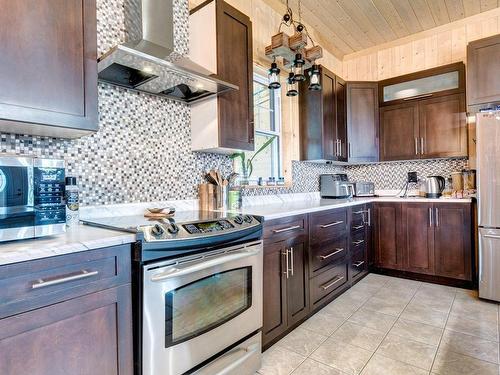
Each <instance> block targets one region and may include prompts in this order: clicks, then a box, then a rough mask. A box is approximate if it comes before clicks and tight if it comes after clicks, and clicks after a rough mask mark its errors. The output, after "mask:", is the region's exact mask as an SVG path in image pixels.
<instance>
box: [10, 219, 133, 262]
mask: <svg viewBox="0 0 500 375" xmlns="http://www.w3.org/2000/svg"><path fill="white" fill-rule="evenodd" d="M132 242H135V234H133V233H125V232H118V231H114V230H108V229H102V228H96V227H91V226H88V225H83V224H80V225H77V226H75V227H71V228H68V230H67V231H66V233H63V234H58V235H55V236H48V237H42V238H34V239H29V240H20V241H10V242H5V243H1V244H0V266H1V265H5V264H10V263H17V262H24V261H28V260H34V259H40V258H47V257H51V256H56V255H62V254H69V253H76V252H79V251H86V250H94V249H99V248H102V247H108V246H116V245H122V244H127V243H132Z"/></svg>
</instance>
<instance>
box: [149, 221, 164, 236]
mask: <svg viewBox="0 0 500 375" xmlns="http://www.w3.org/2000/svg"><path fill="white" fill-rule="evenodd" d="M163 233H165V230H164V229H163V227H162V226H161V225H160V224H155V225H154V227H153V228H151V234H152V235H153V236H155V237H159V236H161V235H162V234H163Z"/></svg>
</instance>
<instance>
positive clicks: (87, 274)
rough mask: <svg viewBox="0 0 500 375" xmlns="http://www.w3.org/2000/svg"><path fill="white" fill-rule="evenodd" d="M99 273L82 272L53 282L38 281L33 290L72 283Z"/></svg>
mask: <svg viewBox="0 0 500 375" xmlns="http://www.w3.org/2000/svg"><path fill="white" fill-rule="evenodd" d="M98 273H99V271H87V270H81V271H79V272H78V273H76V274H73V275H70V276H65V277H60V278H57V279H53V280H44V279H38V280H37V281H36V282H35V283H33V285H31V289H39V288H44V287H47V286H53V285H58V284H63V283H67V282H70V281H75V280H81V279H86V278H88V277H92V276H95V275H97V274H98Z"/></svg>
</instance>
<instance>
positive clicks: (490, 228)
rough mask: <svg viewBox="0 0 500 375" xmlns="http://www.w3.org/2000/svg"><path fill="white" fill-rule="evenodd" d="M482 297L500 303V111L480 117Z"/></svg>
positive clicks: (478, 137) (480, 281)
mask: <svg viewBox="0 0 500 375" xmlns="http://www.w3.org/2000/svg"><path fill="white" fill-rule="evenodd" d="M476 132H477V133H476V142H477V145H476V146H477V182H478V210H479V212H478V215H479V220H478V222H479V297H481V298H486V299H490V300H494V301H500V111H493V112H483V113H479V114H477V116H476Z"/></svg>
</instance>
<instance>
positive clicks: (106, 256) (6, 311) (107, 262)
mask: <svg viewBox="0 0 500 375" xmlns="http://www.w3.org/2000/svg"><path fill="white" fill-rule="evenodd" d="M130 266H131V247H130V245H121V246H114V247H110V248H104V249H98V250H92V251H83V252H80V253H74V254H67V255H60V256H55V257H50V258H44V259H39V260H33V261H27V262H22V263H16V264H12V265H6V266H2V267H0V317H5V316H8V315H11V314H16V313H20V312H22V311H25V310H31V309H34V308H39V307H42V306H46V305H49V304H52V303H56V302H60V301H63V300H68V299H71V298H74V297H78V296H81V295H84V294H88V293H93V292H96V291H98V290H103V289H107V288H110V287H113V286H117V285H120V284H125V283H129V282H130V278H131V274H130Z"/></svg>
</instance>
